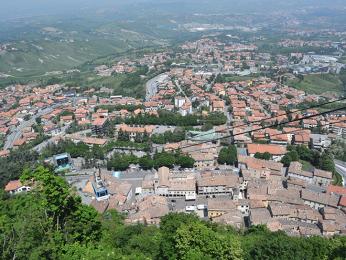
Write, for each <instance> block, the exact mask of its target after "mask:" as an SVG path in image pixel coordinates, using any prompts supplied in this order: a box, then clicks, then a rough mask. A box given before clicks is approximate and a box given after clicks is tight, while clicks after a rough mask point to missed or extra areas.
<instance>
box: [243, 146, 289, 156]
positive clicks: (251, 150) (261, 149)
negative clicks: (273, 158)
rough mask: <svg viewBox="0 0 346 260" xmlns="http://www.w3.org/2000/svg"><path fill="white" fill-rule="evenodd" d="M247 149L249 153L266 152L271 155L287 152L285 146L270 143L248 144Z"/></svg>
mask: <svg viewBox="0 0 346 260" xmlns="http://www.w3.org/2000/svg"><path fill="white" fill-rule="evenodd" d="M247 149H248V152H249V154H255V153H265V152H268V153H270V154H272V155H284V154H286V152H287V150H286V147H284V146H280V145H271V144H248V145H247Z"/></svg>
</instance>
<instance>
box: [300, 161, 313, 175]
mask: <svg viewBox="0 0 346 260" xmlns="http://www.w3.org/2000/svg"><path fill="white" fill-rule="evenodd" d="M300 163H301V164H302V165H303V168H302V170H303V171H310V172H311V171H313V169H314V166H312V164H311V163H310V162H307V161H303V160H300Z"/></svg>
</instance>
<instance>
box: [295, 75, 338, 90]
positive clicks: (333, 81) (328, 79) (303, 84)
mask: <svg viewBox="0 0 346 260" xmlns="http://www.w3.org/2000/svg"><path fill="white" fill-rule="evenodd" d="M288 85H289V86H292V87H294V88H297V89H301V90H304V91H306V92H307V93H310V94H323V93H326V92H329V93H331V92H333V93H337V94H343V93H344V88H343V85H342V82H341V80H340V79H339V77H338V76H337V75H332V74H313V75H306V76H304V79H303V80H299V79H295V80H290V81H288Z"/></svg>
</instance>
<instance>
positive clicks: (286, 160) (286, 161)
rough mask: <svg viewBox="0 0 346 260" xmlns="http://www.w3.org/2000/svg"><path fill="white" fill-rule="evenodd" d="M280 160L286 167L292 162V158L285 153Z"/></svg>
mask: <svg viewBox="0 0 346 260" xmlns="http://www.w3.org/2000/svg"><path fill="white" fill-rule="evenodd" d="M281 162H282V163H283V165H284V166H285V167H288V166H290V164H291V162H292V158H291V156H289V155H288V154H285V155H284V157H282V159H281Z"/></svg>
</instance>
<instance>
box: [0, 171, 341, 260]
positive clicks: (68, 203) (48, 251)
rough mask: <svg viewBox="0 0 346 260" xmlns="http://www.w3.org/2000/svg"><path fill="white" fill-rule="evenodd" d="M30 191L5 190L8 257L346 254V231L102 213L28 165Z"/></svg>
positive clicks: (3, 254)
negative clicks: (293, 230)
mask: <svg viewBox="0 0 346 260" xmlns="http://www.w3.org/2000/svg"><path fill="white" fill-rule="evenodd" d="M21 180H22V181H23V182H31V183H34V187H35V188H34V190H33V191H32V192H29V193H27V194H20V195H17V196H12V197H8V195H6V194H5V193H1V196H0V244H1V245H2V246H1V247H0V258H2V259H69V260H70V259H95V258H100V259H345V257H346V237H334V238H331V239H326V238H322V237H310V238H296V237H288V236H287V235H285V234H284V233H282V232H274V233H271V232H269V231H268V230H267V229H266V228H265V227H263V226H257V227H252V228H250V229H248V230H246V231H236V230H234V229H233V228H232V227H230V226H224V225H218V224H213V223H211V222H206V221H202V220H200V219H199V218H198V217H197V216H195V215H187V214H182V213H174V214H169V215H167V216H165V217H163V218H162V220H161V225H160V227H156V226H147V225H142V224H137V225H124V216H122V215H121V214H119V213H117V212H116V211H107V212H106V213H105V214H103V215H100V214H99V213H97V211H96V210H95V209H93V208H92V207H89V206H86V205H83V204H82V203H81V200H80V198H79V197H78V196H76V194H75V191H74V190H73V189H72V188H71V187H69V186H68V184H67V183H66V182H65V181H64V180H63V179H62V178H61V177H58V176H55V175H54V174H53V173H52V172H50V171H49V170H48V169H46V168H43V167H38V168H36V169H35V170H33V171H24V173H23V175H22V178H21Z"/></svg>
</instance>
